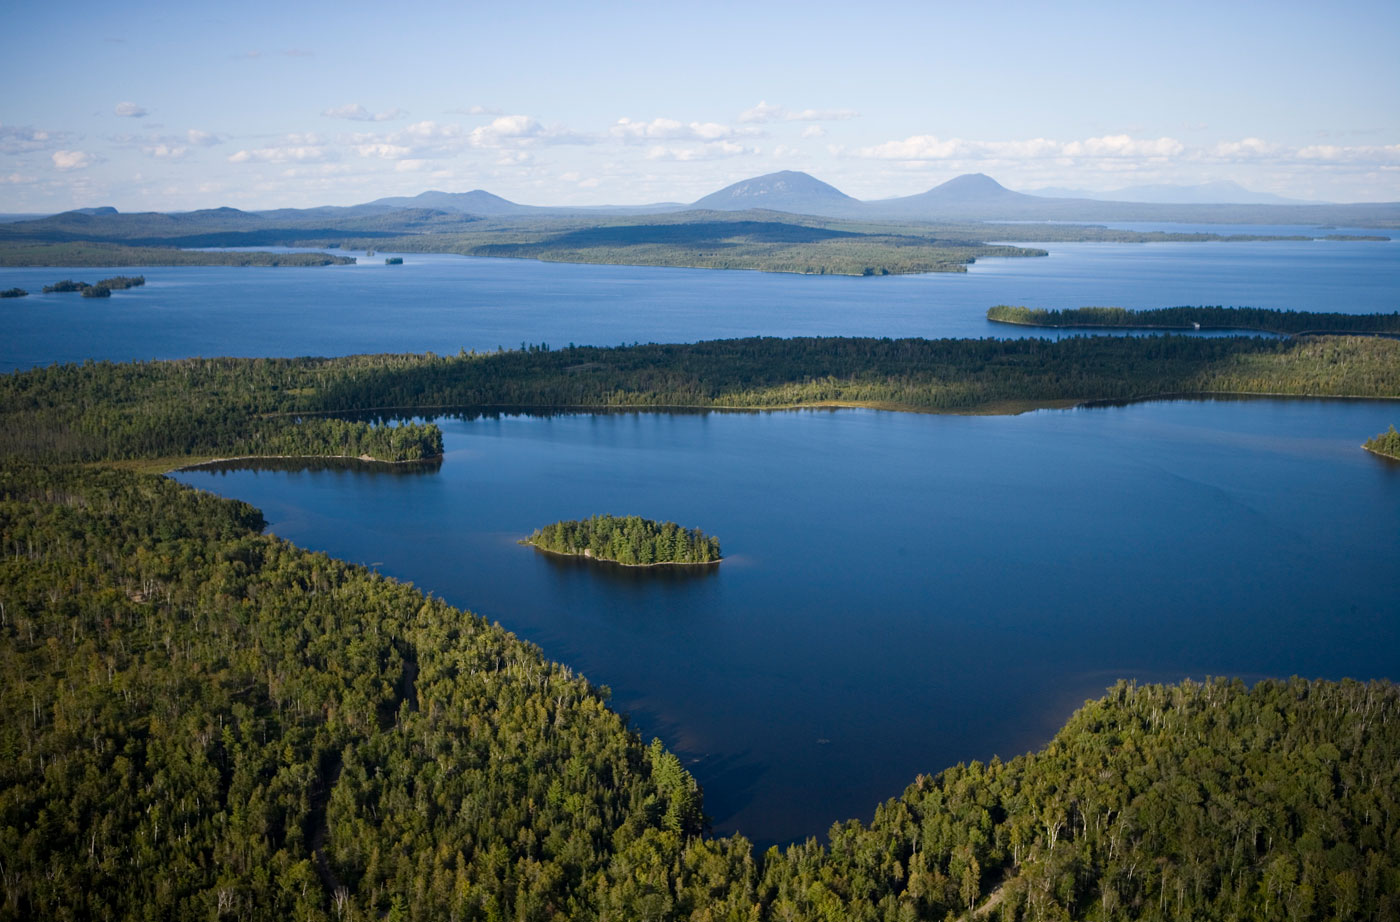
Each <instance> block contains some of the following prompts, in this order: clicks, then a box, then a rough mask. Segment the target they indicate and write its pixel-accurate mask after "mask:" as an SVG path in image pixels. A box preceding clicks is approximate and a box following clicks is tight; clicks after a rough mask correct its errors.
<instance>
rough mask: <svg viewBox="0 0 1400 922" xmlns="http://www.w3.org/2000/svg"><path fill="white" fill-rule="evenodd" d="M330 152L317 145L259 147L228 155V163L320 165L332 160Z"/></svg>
mask: <svg viewBox="0 0 1400 922" xmlns="http://www.w3.org/2000/svg"><path fill="white" fill-rule="evenodd" d="M333 159H334V157H333V156H332V154H331V153H330V151H328V150H326V149H325V148H324V147H321V146H319V145H311V144H296V143H294V142H293V143H290V144H285V145H282V146H279V147H260V148H257V149H255V150H240V151H238V152H237V153H234V154H230V155H229V158H228V161H229V163H322V162H324V161H327V160H333Z"/></svg>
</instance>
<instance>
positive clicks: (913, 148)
mask: <svg viewBox="0 0 1400 922" xmlns="http://www.w3.org/2000/svg"><path fill="white" fill-rule="evenodd" d="M1185 149H1186V148H1185V145H1183V144H1182V143H1181V142H1180V141H1178V140H1176V139H1175V138H1157V139H1156V140H1145V141H1139V140H1136V139H1134V138H1132V137H1129V136H1128V135H1106V136H1104V137H1099V138H1086V139H1084V140H1082V141H1070V142H1068V143H1061V142H1059V141H1053V140H1050V139H1048V138H1029V139H1026V140H1020V141H969V140H965V139H963V138H947V139H943V138H939V137H938V136H937V135H931V134H921V135H914V136H912V137H908V138H905V139H904V140H902V141H886V142H885V143H883V144H876V145H873V146H871V147H861V148H858V149H857V150H856V151H855V152H854V154H855V156H857V157H862V158H866V159H872V160H907V161H915V160H1037V159H1042V158H1070V159H1089V160H1102V159H1110V158H1138V159H1141V158H1171V157H1176V156H1178V155H1180V154H1181V153H1182V152H1183V151H1184V150H1185Z"/></svg>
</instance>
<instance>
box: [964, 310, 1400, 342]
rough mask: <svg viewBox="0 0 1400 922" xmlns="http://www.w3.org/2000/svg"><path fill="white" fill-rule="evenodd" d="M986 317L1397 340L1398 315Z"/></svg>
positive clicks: (1010, 313) (1084, 313) (1029, 313)
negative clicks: (1372, 337) (1354, 336)
mask: <svg viewBox="0 0 1400 922" xmlns="http://www.w3.org/2000/svg"><path fill="white" fill-rule="evenodd" d="M987 319H988V320H990V321H992V322H994V323H1013V324H1021V325H1023V326H1033V327H1083V328H1088V329H1092V328H1105V329H1126V330H1259V331H1260V332H1264V333H1280V334H1286V335H1292V336H1298V335H1304V334H1309V333H1313V334H1317V333H1327V334H1351V335H1382V336H1400V312H1396V313H1391V314H1335V313H1320V312H1315V311H1280V310H1271V309H1268V308H1262V307H1219V306H1215V307H1163V308H1155V309H1152V310H1128V309H1127V308H1122V307H1078V308H1070V309H1068V310H1046V309H1044V308H1029V307H1015V306H1012V305H1008V304H999V305H997V306H996V307H989V308H987Z"/></svg>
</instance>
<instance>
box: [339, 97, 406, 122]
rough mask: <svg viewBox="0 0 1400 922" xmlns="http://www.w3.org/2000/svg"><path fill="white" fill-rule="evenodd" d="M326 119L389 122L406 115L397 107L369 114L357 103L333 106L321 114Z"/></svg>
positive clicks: (369, 112)
mask: <svg viewBox="0 0 1400 922" xmlns="http://www.w3.org/2000/svg"><path fill="white" fill-rule="evenodd" d="M321 114H322V115H324V116H326V117H327V118H347V119H350V120H351V121H354V122H391V121H393V120H394V119H398V118H403V117H404V116H405V115H407V114H408V113H407V112H405V111H404V110H402V109H399V108H397V107H395V108H393V109H389V110H387V111H384V112H371V111H369V110H368V109H366V108H365V107H364V106H362V105H360V104H359V103H357V102H353V103H347V104H346V105H343V106H334V107H333V108H330V109H326V110H325V111H323V112H322V113H321Z"/></svg>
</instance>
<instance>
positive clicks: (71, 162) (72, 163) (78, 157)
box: [53, 150, 93, 172]
mask: <svg viewBox="0 0 1400 922" xmlns="http://www.w3.org/2000/svg"><path fill="white" fill-rule="evenodd" d="M92 164H93V157H92V154H89V153H85V152H83V151H80V150H56V151H54V152H53V165H54V169H58V170H63V171H64V172H67V171H68V170H81V169H82V168H83V167H87V166H92Z"/></svg>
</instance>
